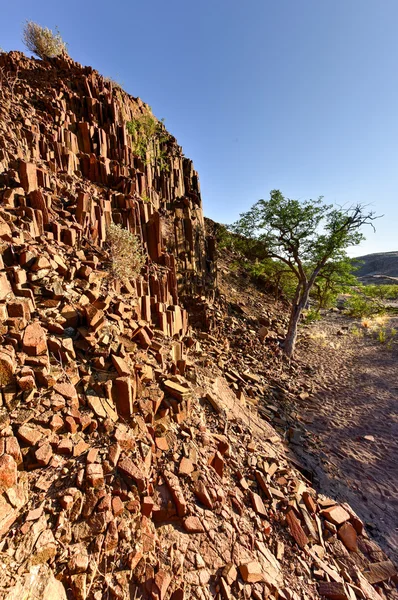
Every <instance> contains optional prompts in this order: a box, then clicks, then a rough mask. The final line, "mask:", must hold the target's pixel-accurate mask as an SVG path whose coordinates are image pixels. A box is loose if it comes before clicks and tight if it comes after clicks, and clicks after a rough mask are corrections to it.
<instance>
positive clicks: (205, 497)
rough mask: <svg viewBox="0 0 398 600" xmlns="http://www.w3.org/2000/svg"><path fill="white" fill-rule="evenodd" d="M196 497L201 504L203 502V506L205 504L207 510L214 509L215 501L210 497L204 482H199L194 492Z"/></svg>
mask: <svg viewBox="0 0 398 600" xmlns="http://www.w3.org/2000/svg"><path fill="white" fill-rule="evenodd" d="M193 492H194V494H195V496H196V497H197V499H198V500H199V502H201V503H202V504H204V506H206V507H207V508H210V510H212V509H213V505H214V504H213V500H212V499H211V497H210V494H209V492H208V491H207V488H206V486H205V484H204V483H203V481H198V482H197V484H196V486H195V488H194V490H193Z"/></svg>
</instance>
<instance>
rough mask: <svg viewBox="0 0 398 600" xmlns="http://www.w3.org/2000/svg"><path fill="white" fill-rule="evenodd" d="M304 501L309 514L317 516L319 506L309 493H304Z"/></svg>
mask: <svg viewBox="0 0 398 600" xmlns="http://www.w3.org/2000/svg"><path fill="white" fill-rule="evenodd" d="M303 501H304V504H305V506H306V508H307V510H308V512H309V513H310V514H315V513H316V511H317V505H316V503H315V500H314V499H313V497H312V496H311V494H310V493H309V492H303Z"/></svg>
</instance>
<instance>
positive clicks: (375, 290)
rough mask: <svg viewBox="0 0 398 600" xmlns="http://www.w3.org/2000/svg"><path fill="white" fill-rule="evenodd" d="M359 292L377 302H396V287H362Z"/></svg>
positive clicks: (397, 290)
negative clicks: (376, 299)
mask: <svg viewBox="0 0 398 600" xmlns="http://www.w3.org/2000/svg"><path fill="white" fill-rule="evenodd" d="M360 289H361V291H362V292H363V293H364V294H365V295H366V296H369V297H370V298H378V299H379V300H397V299H398V285H363V286H361V288H360Z"/></svg>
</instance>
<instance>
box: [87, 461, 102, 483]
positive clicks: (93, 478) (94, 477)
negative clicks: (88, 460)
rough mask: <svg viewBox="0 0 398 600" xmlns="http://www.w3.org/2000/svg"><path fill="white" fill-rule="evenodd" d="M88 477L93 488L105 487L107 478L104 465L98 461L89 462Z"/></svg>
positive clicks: (88, 481)
mask: <svg viewBox="0 0 398 600" xmlns="http://www.w3.org/2000/svg"><path fill="white" fill-rule="evenodd" d="M86 478H87V483H88V485H89V486H91V487H93V488H102V487H104V485H105V480H104V471H103V469H102V465H99V464H97V463H92V464H88V465H87V467H86Z"/></svg>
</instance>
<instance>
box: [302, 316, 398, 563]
mask: <svg viewBox="0 0 398 600" xmlns="http://www.w3.org/2000/svg"><path fill="white" fill-rule="evenodd" d="M395 321H398V319H395ZM394 325H395V326H397V323H393V322H392V321H391V322H390V323H389V326H388V327H391V326H394ZM351 326H352V321H351V322H350V321H348V320H347V319H345V318H344V317H341V316H339V315H331V316H330V317H328V318H327V319H326V320H323V321H322V322H321V323H319V324H317V325H316V326H315V327H314V328H312V329H310V330H309V335H310V336H311V337H312V339H308V340H306V341H304V342H303V343H302V344H301V345H300V348H299V353H298V354H299V358H300V356H301V357H302V359H303V361H305V362H307V363H308V361H309V363H310V365H311V366H312V367H313V371H314V379H313V386H314V390H313V393H312V394H310V396H309V397H308V398H307V399H304V400H303V401H302V404H301V410H300V411H299V412H300V414H301V416H302V419H303V421H304V422H305V427H306V429H307V431H308V433H309V436H308V437H307V439H308V443H307V445H306V447H304V448H298V454H300V456H301V458H302V459H304V460H305V461H306V462H307V464H308V465H309V466H310V467H311V468H312V469H313V470H314V471H315V473H316V477H317V479H318V480H319V484H320V487H321V489H322V491H323V492H324V493H328V494H329V495H331V496H334V497H335V498H337V499H341V500H343V499H344V500H347V501H348V502H349V503H350V504H351V505H352V507H353V508H354V509H355V510H356V511H357V512H358V514H359V515H360V516H361V518H362V519H363V520H364V521H365V522H366V523H368V524H369V526H370V528H371V531H372V534H373V535H374V537H375V538H376V539H377V540H378V541H379V543H380V545H381V546H382V547H383V549H384V550H385V552H386V553H387V554H389V556H390V557H391V558H392V560H394V561H395V562H396V563H398V344H397V342H395V341H393V343H392V344H391V345H390V347H389V348H386V346H385V344H381V343H380V341H379V340H378V339H377V337H376V336H375V334H373V335H372V334H369V333H367V334H365V335H364V336H361V335H354V334H352V333H349V334H347V335H339V332H340V333H342V332H347V330H346V329H343V330H342V327H351ZM388 327H387V329H388ZM354 333H356V332H355V329H354ZM365 436H366V437H365Z"/></svg>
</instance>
